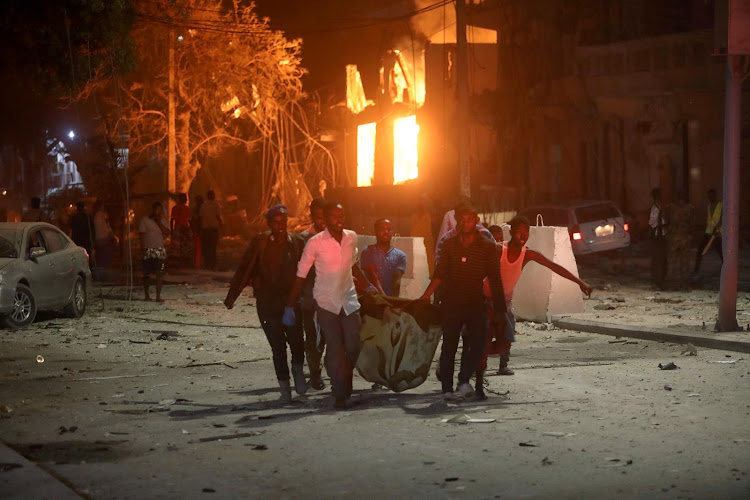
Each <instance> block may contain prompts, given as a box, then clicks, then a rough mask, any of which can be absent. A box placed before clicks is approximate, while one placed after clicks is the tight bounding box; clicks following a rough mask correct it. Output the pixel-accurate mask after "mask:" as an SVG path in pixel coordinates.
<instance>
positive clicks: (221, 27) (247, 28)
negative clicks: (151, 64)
mask: <svg viewBox="0 0 750 500" xmlns="http://www.w3.org/2000/svg"><path fill="white" fill-rule="evenodd" d="M141 1H143V2H146V3H151V4H155V5H159V6H160V7H168V6H167V5H166V4H161V3H160V2H153V1H149V0H141ZM451 2H452V0H439V1H437V2H435V3H434V4H430V5H428V6H425V7H422V8H420V9H416V10H413V11H411V12H408V13H406V14H400V15H397V16H390V17H387V18H381V19H377V20H372V19H367V18H360V19H357V20H354V19H349V20H348V22H347V20H344V22H342V23H339V24H337V25H335V26H329V27H325V28H317V29H301V30H296V29H285V30H283V31H284V32H285V33H288V34H291V35H312V34H317V33H331V32H340V31H348V30H355V29H364V28H369V27H373V26H379V25H383V24H391V23H394V22H398V21H402V20H405V19H409V18H412V17H414V16H418V15H420V14H424V13H427V12H431V11H433V10H436V9H439V8H441V7H444V6H445V5H447V4H448V3H451ZM184 9H185V10H188V11H190V10H196V11H204V10H205V9H198V8H191V7H184ZM205 11H207V12H210V13H213V14H218V15H224V14H226V13H228V12H224V11H213V10H205ZM136 16H138V17H140V18H142V19H143V20H145V21H150V22H155V23H160V24H165V25H168V26H172V27H180V28H186V29H197V30H206V31H214V32H218V33H226V34H261V35H262V34H268V32H267V30H266V29H265V28H263V29H258V27H257V25H256V24H246V23H239V22H232V21H230V20H228V19H216V20H212V19H179V18H176V17H174V16H165V17H159V16H156V15H154V14H148V13H144V12H137V13H136Z"/></svg>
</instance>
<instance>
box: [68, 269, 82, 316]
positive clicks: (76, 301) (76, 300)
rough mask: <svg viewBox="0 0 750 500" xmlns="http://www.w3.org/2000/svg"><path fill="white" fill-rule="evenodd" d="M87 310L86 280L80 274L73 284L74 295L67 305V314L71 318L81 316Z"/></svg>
mask: <svg viewBox="0 0 750 500" xmlns="http://www.w3.org/2000/svg"><path fill="white" fill-rule="evenodd" d="M85 312H86V282H85V281H84V280H83V278H81V277H80V276H78V277H77V278H76V281H75V283H74V284H73V297H72V298H71V299H70V304H68V305H67V306H65V315H66V316H68V317H69V318H80V317H81V316H83V313H85Z"/></svg>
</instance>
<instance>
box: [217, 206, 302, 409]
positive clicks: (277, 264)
mask: <svg viewBox="0 0 750 500" xmlns="http://www.w3.org/2000/svg"><path fill="white" fill-rule="evenodd" d="M266 222H267V223H268V227H269V229H270V231H266V232H264V233H261V234H259V235H258V236H256V237H255V238H253V240H252V241H251V242H250V245H248V247H247V250H246V251H245V254H244V255H243V257H242V261H241V262H240V266H239V268H238V269H237V271H236V272H235V274H234V277H233V278H232V283H231V285H230V286H229V292H228V293H227V298H226V299H224V305H226V307H227V309H231V308H232V307H233V306H234V301H235V300H237V297H239V296H240V293H242V290H243V288H245V287H246V286H247V285H248V284H251V285H252V287H253V293H254V295H255V298H256V307H257V309H258V318H259V319H260V324H261V326H262V327H263V332H264V333H265V334H266V339H267V340H268V343H269V345H270V346H271V352H272V353H273V366H274V370H275V371H276V378H277V379H278V381H279V387H280V389H281V398H280V401H282V402H284V403H289V402H291V400H292V389H291V383H290V377H289V365H288V364H287V355H286V346H287V344H289V349H290V350H291V351H292V375H293V377H294V389H295V391H296V392H297V394H304V393H305V392H307V382H306V381H305V375H304V373H303V365H304V363H305V341H304V338H303V335H302V321H301V320H297V321H293V322H292V323H291V324H290V325H286V324H284V323H283V322H282V317H283V316H284V308H285V306H286V305H287V297H288V296H289V292H290V290H291V289H292V286H293V285H294V282H295V280H296V272H297V263H298V262H299V259H300V256H301V255H302V249H303V247H304V242H303V241H302V239H301V238H300V237H299V236H296V235H293V234H291V233H289V232H287V209H286V206H284V205H281V204H278V205H274V206H272V207H271V208H269V209H268V211H267V212H266ZM292 307H294V308H295V309H299V304H297V303H296V301H295V303H294V305H293V306H292ZM298 312H299V311H298ZM297 317H301V316H299V315H297Z"/></svg>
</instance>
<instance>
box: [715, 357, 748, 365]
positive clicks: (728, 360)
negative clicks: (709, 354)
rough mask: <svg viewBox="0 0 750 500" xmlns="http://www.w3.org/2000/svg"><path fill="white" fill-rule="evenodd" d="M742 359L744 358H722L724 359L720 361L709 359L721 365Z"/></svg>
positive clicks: (731, 363)
mask: <svg viewBox="0 0 750 500" xmlns="http://www.w3.org/2000/svg"><path fill="white" fill-rule="evenodd" d="M740 359H742V358H739V359H722V360H719V361H709V363H716V364H719V365H733V364H735V363H736V362H737V361H739V360H740Z"/></svg>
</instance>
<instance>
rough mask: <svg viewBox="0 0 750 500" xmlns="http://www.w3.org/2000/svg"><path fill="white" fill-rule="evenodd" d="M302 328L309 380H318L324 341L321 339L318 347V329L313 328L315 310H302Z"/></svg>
mask: <svg viewBox="0 0 750 500" xmlns="http://www.w3.org/2000/svg"><path fill="white" fill-rule="evenodd" d="M302 326H303V327H304V330H305V356H306V357H307V367H308V368H309V369H310V378H312V379H319V378H320V372H321V369H320V360H321V358H322V357H323V354H322V352H323V348H324V346H325V339H321V342H320V344H321V345H320V346H318V329H317V328H316V327H315V310H314V309H306V308H304V307H303V308H302Z"/></svg>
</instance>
